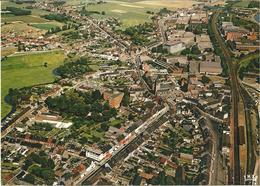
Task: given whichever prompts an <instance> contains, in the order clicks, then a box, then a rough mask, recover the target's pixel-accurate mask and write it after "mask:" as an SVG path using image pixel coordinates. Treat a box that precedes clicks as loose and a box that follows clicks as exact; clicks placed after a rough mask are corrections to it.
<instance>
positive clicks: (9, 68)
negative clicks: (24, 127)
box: [1, 51, 65, 118]
mask: <svg viewBox="0 0 260 186" xmlns="http://www.w3.org/2000/svg"><path fill="white" fill-rule="evenodd" d="M64 58H65V55H64V53H63V52H62V51H52V52H42V53H31V54H22V55H19V56H12V57H8V59H7V60H5V61H2V71H1V72H2V80H1V83H2V88H1V100H2V101H1V108H2V109H1V116H2V118H3V117H4V116H5V115H6V114H7V113H8V112H10V110H11V106H10V105H8V104H7V103H5V102H4V98H5V96H6V95H7V94H8V90H9V88H22V87H27V86H32V85H36V84H41V83H48V82H52V81H53V80H54V78H55V76H54V74H53V73H52V71H53V70H54V69H55V68H57V67H58V66H59V65H60V64H62V63H63V60H64ZM45 62H47V63H48V67H47V68H46V67H44V66H43V64H44V63H45Z"/></svg>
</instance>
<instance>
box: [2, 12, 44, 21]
mask: <svg viewBox="0 0 260 186" xmlns="http://www.w3.org/2000/svg"><path fill="white" fill-rule="evenodd" d="M1 21H2V22H8V23H9V22H15V21H22V22H24V23H43V22H46V21H47V20H46V19H43V18H41V17H38V16H34V15H24V16H15V15H11V14H6V15H2V17H1Z"/></svg>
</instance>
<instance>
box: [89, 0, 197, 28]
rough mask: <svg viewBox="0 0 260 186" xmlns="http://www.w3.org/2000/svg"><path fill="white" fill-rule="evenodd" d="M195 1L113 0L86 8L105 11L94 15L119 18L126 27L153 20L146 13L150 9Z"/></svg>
mask: <svg viewBox="0 0 260 186" xmlns="http://www.w3.org/2000/svg"><path fill="white" fill-rule="evenodd" d="M193 3H194V1H186V2H185V3H183V1H180V0H162V1H159V0H150V1H134V2H133V1H131V2H126V1H115V0H111V1H108V3H104V4H98V5H87V6H86V9H87V10H90V11H99V12H101V11H105V13H106V15H98V14H93V15H92V16H93V17H94V18H96V19H102V18H106V17H115V18H118V19H119V20H120V21H121V23H122V28H126V27H129V26H133V25H138V24H142V23H145V22H151V19H150V16H151V15H150V14H147V13H146V12H147V11H148V10H149V11H153V12H158V11H159V10H160V9H161V8H164V7H167V8H168V9H175V8H181V7H191V6H192V4H193Z"/></svg>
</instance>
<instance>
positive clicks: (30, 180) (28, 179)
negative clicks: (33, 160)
mask: <svg viewBox="0 0 260 186" xmlns="http://www.w3.org/2000/svg"><path fill="white" fill-rule="evenodd" d="M23 180H24V181H26V182H28V183H31V184H34V182H35V177H34V176H33V175H32V174H30V173H29V174H27V175H26V176H25V177H24V179H23Z"/></svg>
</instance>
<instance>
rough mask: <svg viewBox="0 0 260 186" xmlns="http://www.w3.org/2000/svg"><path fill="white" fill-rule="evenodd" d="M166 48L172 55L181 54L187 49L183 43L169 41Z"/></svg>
mask: <svg viewBox="0 0 260 186" xmlns="http://www.w3.org/2000/svg"><path fill="white" fill-rule="evenodd" d="M164 48H165V49H166V50H167V51H168V52H170V53H171V54H174V53H177V52H180V51H182V50H184V49H185V46H184V43H183V42H181V41H168V42H167V43H166V44H165V45H164Z"/></svg>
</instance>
